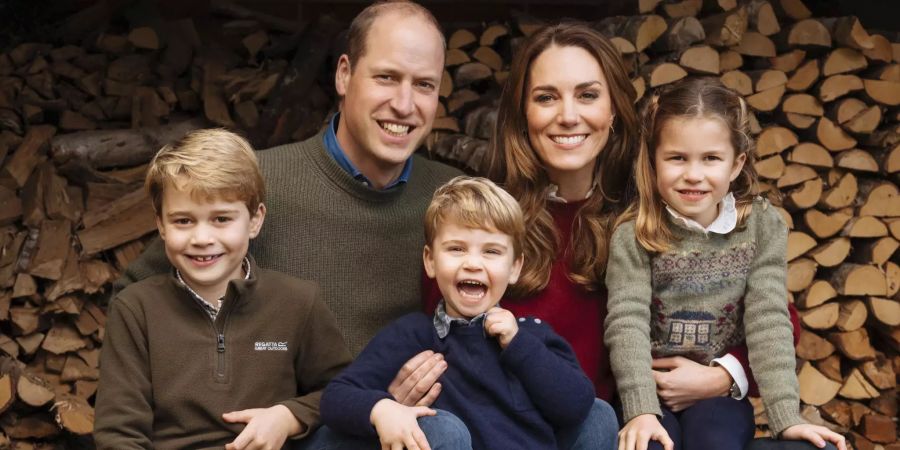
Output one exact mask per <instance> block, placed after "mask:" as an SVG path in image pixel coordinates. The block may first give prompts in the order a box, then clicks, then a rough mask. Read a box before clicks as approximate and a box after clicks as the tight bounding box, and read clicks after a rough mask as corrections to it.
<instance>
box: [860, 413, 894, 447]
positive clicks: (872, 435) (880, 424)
mask: <svg viewBox="0 0 900 450" xmlns="http://www.w3.org/2000/svg"><path fill="white" fill-rule="evenodd" d="M860 430H861V431H862V433H863V435H865V436H866V438H867V439H869V440H870V441H872V442H878V443H882V444H888V443H892V442H894V441H896V440H897V425H896V424H895V423H894V421H893V420H891V418H890V417H886V416H882V415H880V414H870V415H867V416H865V417H863V419H862V426H861V427H860Z"/></svg>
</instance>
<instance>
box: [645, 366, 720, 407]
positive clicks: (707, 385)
mask: <svg viewBox="0 0 900 450" xmlns="http://www.w3.org/2000/svg"><path fill="white" fill-rule="evenodd" d="M660 369H664V370H668V371H660ZM653 378H654V380H655V381H656V393H657V394H658V395H659V398H660V401H662V403H663V405H665V406H666V408H668V409H669V410H671V411H672V412H678V411H683V410H685V409H687V408H689V407H690V406H692V405H693V404H694V403H697V402H698V401H700V400H705V399H707V398H713V397H723V396H725V395H728V392H729V391H730V389H731V383H733V380H732V379H731V375H729V374H728V371H727V370H725V369H724V368H723V367H721V366H704V365H703V364H699V363H696V362H694V361H692V360H690V359H687V358H684V357H681V356H673V357H671V358H657V359H654V360H653Z"/></svg>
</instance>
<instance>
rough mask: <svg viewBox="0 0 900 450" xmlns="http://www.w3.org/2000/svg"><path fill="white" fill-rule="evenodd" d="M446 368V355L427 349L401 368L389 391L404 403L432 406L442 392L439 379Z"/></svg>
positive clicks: (399, 401)
mask: <svg viewBox="0 0 900 450" xmlns="http://www.w3.org/2000/svg"><path fill="white" fill-rule="evenodd" d="M445 370H447V362H446V361H444V355H442V354H440V353H435V352H433V351H431V350H425V351H424V352H422V353H419V354H418V355H416V356H413V357H412V359H410V360H409V361H407V362H406V364H404V365H403V367H401V368H400V372H398V373H397V376H396V377H395V378H394V381H392V382H391V384H390V385H389V386H388V393H390V394H391V395H393V396H394V399H395V400H397V402H398V403H400V404H402V405H406V406H431V404H432V403H434V401H435V400H436V399H437V397H438V395H440V393H441V383H438V382H437V380H438V378H440V376H441V375H443V374H444V371H445Z"/></svg>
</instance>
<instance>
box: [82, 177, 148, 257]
mask: <svg viewBox="0 0 900 450" xmlns="http://www.w3.org/2000/svg"><path fill="white" fill-rule="evenodd" d="M83 222H84V229H83V230H81V231H79V232H78V233H77V235H78V240H79V242H81V247H82V252H83V253H84V254H85V255H92V254H95V253H97V252H99V251H102V250H107V249H110V248H113V247H117V246H119V245H122V244H124V243H125V242H128V241H131V240H134V239H137V238H139V237H141V236H143V235H145V234H147V233H150V232H152V231H155V230H156V215H155V214H154V212H153V207H152V205H151V204H150V199H149V197H147V194H146V192H144V191H143V190H139V191H135V192H133V193H132V194H129V195H127V196H125V197H122V198H121V199H120V200H117V201H116V202H115V204H114V205H111V206H109V208H108V209H106V210H105V211H101V212H99V213H97V214H85V216H84V219H83Z"/></svg>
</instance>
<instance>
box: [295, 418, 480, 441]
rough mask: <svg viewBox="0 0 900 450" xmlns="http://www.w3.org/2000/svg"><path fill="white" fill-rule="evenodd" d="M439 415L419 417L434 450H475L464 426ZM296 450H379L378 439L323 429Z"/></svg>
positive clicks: (459, 422)
mask: <svg viewBox="0 0 900 450" xmlns="http://www.w3.org/2000/svg"><path fill="white" fill-rule="evenodd" d="M435 411H437V415H434V416H424V417H419V428H421V429H422V431H423V432H424V433H425V438H426V439H428V444H429V445H431V449H432V450H472V437H471V436H469V430H468V428H466V426H465V424H463V422H462V421H461V420H459V418H457V417H456V416H455V415H453V414H450V413H448V412H447V411H444V410H441V409H436V410H435ZM291 448H292V449H293V450H366V449H372V450H380V449H381V444H380V443H379V442H378V438H377V437H375V438H371V437H369V438H365V437H359V436H352V435H349V434H343V433H338V432H336V431H334V430H332V429H330V428H328V427H324V426H323V427H321V428H319V429H318V430H316V432H315V433H313V434H312V436H309V437H307V438H306V439H303V440H302V441H300V442H298V443H296V444H294V445H293V447H291Z"/></svg>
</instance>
